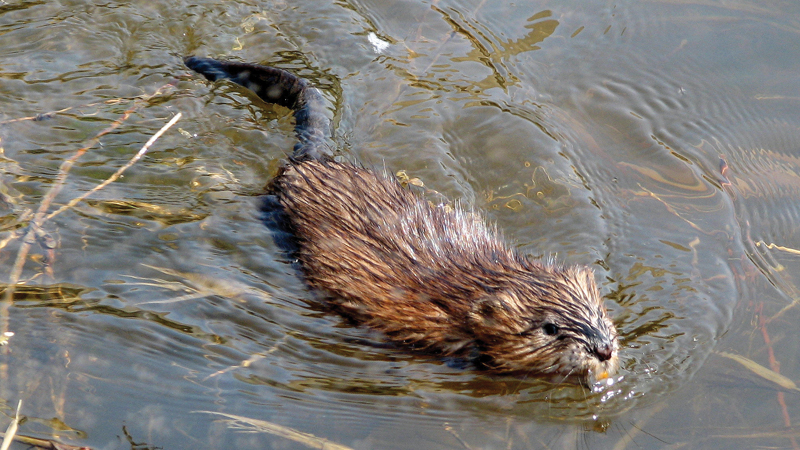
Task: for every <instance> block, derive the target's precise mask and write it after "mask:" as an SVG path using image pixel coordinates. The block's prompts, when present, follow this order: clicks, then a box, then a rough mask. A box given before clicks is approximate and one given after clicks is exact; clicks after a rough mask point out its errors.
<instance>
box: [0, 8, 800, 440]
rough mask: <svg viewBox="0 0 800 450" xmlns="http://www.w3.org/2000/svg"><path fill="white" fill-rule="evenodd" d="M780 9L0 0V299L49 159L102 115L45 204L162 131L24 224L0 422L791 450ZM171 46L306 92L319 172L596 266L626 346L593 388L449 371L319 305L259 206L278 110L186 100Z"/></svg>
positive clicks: (279, 150) (274, 147) (785, 17)
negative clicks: (246, 67) (396, 192)
mask: <svg viewBox="0 0 800 450" xmlns="http://www.w3.org/2000/svg"><path fill="white" fill-rule="evenodd" d="M798 13H800V11H798V10H797V6H796V5H795V4H793V3H791V2H781V3H772V4H770V7H769V8H765V7H763V6H761V5H760V4H759V3H757V2H745V1H742V2H720V3H711V2H668V1H663V2H623V3H615V4H607V3H603V2H597V1H588V2H587V1H580V2H578V1H566V2H547V1H542V2H533V3H528V4H514V3H508V2H501V1H490V0H484V1H473V2H467V1H447V2H445V1H434V2H431V1H427V2H387V1H366V2H360V1H351V2H332V3H321V2H318V1H313V2H312V1H295V2H285V1H273V2H249V1H239V2H213V1H206V2H180V1H177V2H170V3H168V4H167V3H154V2H119V3H104V4H97V3H92V2H78V1H63V2H12V1H8V2H5V3H2V4H0V42H2V45H0V61H1V63H0V105H2V109H0V148H2V153H0V199H2V201H0V245H1V247H0V264H2V266H3V267H4V268H5V273H7V274H9V275H8V276H7V277H6V280H4V281H5V282H7V281H8V280H10V277H11V276H12V272H13V271H12V269H13V267H14V266H15V259H16V258H17V255H18V254H19V252H20V251H21V247H22V245H21V242H22V235H23V234H24V233H25V232H26V231H27V230H28V228H27V226H28V224H29V223H30V220H31V214H32V212H35V211H36V209H37V208H39V205H41V204H42V203H43V202H45V203H47V202H48V200H46V195H47V193H48V192H50V190H51V189H53V188H54V187H55V186H58V185H59V182H58V179H59V174H60V173H61V174H63V173H64V170H63V169H61V165H62V163H63V162H64V161H65V160H68V159H70V158H72V157H73V156H74V155H76V153H77V152H78V151H79V150H80V149H81V148H83V147H85V146H87V145H89V144H90V143H91V142H90V141H91V139H92V138H93V137H94V136H96V135H97V134H98V133H100V132H101V131H103V130H104V129H106V128H107V127H109V126H110V125H112V124H113V123H114V122H115V121H119V122H120V124H119V126H118V127H117V128H115V129H113V130H112V131H110V132H109V133H108V134H105V135H103V136H102V137H101V138H100V140H99V143H98V144H97V145H93V146H92V147H91V148H90V149H89V150H87V151H86V153H85V154H83V156H81V157H80V158H79V159H77V161H76V163H75V165H74V167H72V168H71V170H69V171H68V173H67V176H66V178H65V179H64V183H63V188H62V189H61V190H60V192H59V193H58V195H56V197H55V199H54V200H53V202H52V204H51V205H50V206H49V209H48V210H49V211H54V210H55V209H57V207H60V206H61V205H64V204H66V203H67V202H68V201H69V200H70V199H72V198H75V197H77V196H79V195H81V194H82V193H83V192H85V191H87V190H89V189H91V188H92V187H93V186H95V185H96V184H98V183H100V182H102V181H103V180H105V179H107V178H108V177H109V176H111V175H112V174H113V173H114V172H115V171H116V170H117V169H118V168H119V167H121V166H123V165H124V164H125V163H126V162H127V161H128V160H129V159H130V158H131V157H132V156H133V155H134V154H135V153H136V152H137V151H138V150H139V148H140V147H141V146H142V145H143V144H144V142H146V141H147V140H148V139H149V138H150V136H152V135H153V134H154V133H155V132H156V131H157V130H158V129H159V128H160V127H161V126H162V125H163V124H164V123H165V122H166V121H167V120H169V118H171V117H172V116H174V115H175V114H176V113H178V112H181V113H182V114H183V119H182V120H181V121H179V122H178V124H177V125H176V126H175V127H173V128H172V129H171V130H169V131H168V132H167V133H166V134H165V135H164V136H163V137H162V138H161V139H160V140H159V141H158V142H157V143H156V144H155V145H154V146H153V147H152V149H151V150H150V151H149V153H148V154H147V156H145V158H143V159H142V160H140V161H138V162H137V163H136V164H134V165H133V167H131V169H129V170H128V171H126V172H125V174H124V176H123V177H122V178H120V179H119V180H118V181H116V182H114V183H112V184H110V185H109V186H108V187H106V188H104V189H102V190H101V191H100V192H99V193H97V194H95V195H93V196H92V197H90V199H88V200H87V201H85V202H81V203H79V204H78V205H77V206H75V207H72V208H70V209H69V210H67V211H66V212H64V213H61V214H59V215H57V216H55V217H53V218H52V219H49V220H47V221H46V222H45V223H44V225H43V226H42V228H41V232H40V233H39V234H38V241H36V242H35V243H34V245H33V246H32V249H31V251H30V254H29V255H28V257H27V260H26V261H25V265H24V269H23V271H22V274H21V277H20V279H21V281H24V282H25V285H24V286H20V287H18V288H17V290H16V293H15V294H14V301H13V305H6V306H8V310H7V315H8V320H7V322H8V328H9V329H10V330H11V331H13V332H14V333H15V334H14V336H13V337H12V338H11V340H10V343H9V345H8V346H6V347H4V348H3V351H4V353H2V355H1V356H0V370H2V372H0V376H1V377H2V378H0V379H1V380H2V382H0V399H1V400H0V406H2V412H3V413H4V414H5V416H6V417H5V419H3V420H2V421H0V426H2V427H5V424H6V423H7V422H8V421H9V420H10V417H11V416H13V411H14V409H15V408H16V405H17V401H18V400H19V399H22V400H23V408H22V412H23V414H24V415H25V416H26V417H27V421H26V422H24V423H23V424H22V425H21V426H20V430H19V433H21V434H25V435H29V436H36V437H40V438H51V439H56V440H58V441H59V442H64V443H69V444H73V445H79V446H87V447H91V448H93V449H105V448H128V447H131V448H136V449H141V448H156V447H159V448H165V449H172V448H187V447H189V448H199V449H202V448H231V447H238V448H265V447H266V448H313V445H321V444H320V442H322V441H321V440H322V439H324V440H327V442H328V445H331V444H333V443H335V444H338V445H342V446H346V447H349V448H355V449H367V448H380V449H386V448H397V449H407V448H426V449H462V448H475V449H477V448H485V449H489V448H504V449H506V448H510V449H538V448H617V449H622V448H646V449H651V448H652V449H656V448H747V449H749V448H754V447H757V448H763V447H769V448H794V447H796V445H797V444H796V443H795V442H794V441H793V440H792V439H793V436H794V435H795V434H796V432H797V431H796V428H795V427H794V425H793V424H794V423H796V422H797V418H796V417H797V416H798V414H800V413H798V406H800V397H798V395H797V389H794V388H793V387H792V385H791V380H797V379H800V367H799V366H798V363H800V360H799V359H798V358H797V352H798V350H800V349H798V346H800V344H798V342H797V340H796V339H795V336H796V335H797V331H796V330H797V323H798V319H800V317H798V308H797V307H796V306H795V304H794V302H796V301H798V300H797V299H798V298H800V296H799V295H800V290H799V289H798V282H799V281H800V278H798V275H797V273H798V268H800V241H799V240H800V237H798V236H800V234H798V233H797V232H796V231H797V225H796V223H798V219H799V218H800V209H798V206H797V205H798V199H799V198H800V178H799V177H798V175H800V159H798V158H799V157H800V155H798V150H797V148H798V145H797V144H798V138H797V137H796V136H797V134H798V133H797V128H798V124H800V114H798V111H800V109H798V101H800V98H798V97H797V95H796V93H797V92H798V81H797V76H796V75H795V74H796V73H798V67H797V66H798V64H797V62H796V61H800V58H798V56H800V55H798V54H797V53H798V49H799V48H800V47H798V46H797V45H796V42H797V39H798V37H797V36H798V31H800V28H798V25H797V20H796V18H797V17H799V16H798ZM188 54H197V55H201V56H216V57H227V58H236V59H240V60H243V61H250V62H258V63H266V64H273V65H278V66H281V67H284V68H288V69H291V70H293V71H295V72H297V73H299V74H301V75H303V76H304V77H306V78H308V79H310V80H312V81H313V82H314V84H316V85H317V86H320V87H321V88H322V89H323V91H324V93H325V95H326V98H327V99H328V100H329V102H330V105H331V113H332V114H333V117H334V123H335V127H336V130H335V136H334V143H335V145H336V151H337V153H338V154H339V155H341V157H343V158H345V159H348V160H355V161H359V162H361V163H362V164H364V165H367V166H370V167H376V168H378V169H383V168H386V170H389V171H391V172H393V173H397V172H400V171H403V173H404V175H405V176H407V177H410V178H416V179H418V180H419V181H420V182H422V183H423V184H424V187H425V189H427V192H428V195H431V196H432V197H435V198H441V197H440V195H442V196H444V197H445V198H447V199H451V200H454V201H458V202H461V203H464V204H466V205H469V206H474V207H475V208H477V209H479V210H482V211H486V212H487V215H488V217H489V219H490V220H492V221H494V222H496V223H497V224H498V226H499V227H500V228H501V229H502V230H503V231H504V233H505V235H506V236H507V237H508V238H509V239H510V240H512V241H513V242H514V243H515V245H517V246H519V247H520V248H521V249H523V250H524V251H526V252H529V253H532V254H534V255H541V256H551V255H555V256H556V257H557V258H558V259H559V260H561V261H563V262H565V263H582V264H589V265H591V266H592V267H593V268H594V269H595V271H596V273H597V279H598V282H599V283H600V285H601V290H602V293H603V294H604V296H605V297H606V298H607V305H608V307H609V310H610V311H611V315H612V316H613V318H614V321H615V323H616V324H617V327H618V329H619V330H620V332H621V343H622V346H623V348H622V351H621V358H622V368H621V371H620V374H619V376H618V377H616V378H615V379H614V383H613V385H612V386H608V387H606V388H605V389H602V390H599V391H598V392H594V393H591V392H586V391H584V390H582V389H578V388H574V387H565V386H560V387H557V386H551V385H547V384H545V383H541V382H537V381H536V380H520V379H517V378H497V377H489V376H487V375H483V374H479V373H475V372H473V371H469V370H461V369H458V368H454V367H450V366H448V365H447V364H446V362H443V361H440V360H437V359H436V358H431V357H426V356H424V355H414V354H409V353H407V352H404V351H402V350H398V349H393V348H386V347H385V346H384V345H381V344H382V340H381V337H380V336H379V335H377V334H375V333H372V332H370V331H369V330H365V329H362V328H358V327H352V326H350V325H348V324H346V323H344V322H343V321H342V320H341V319H340V318H338V317H337V316H335V315H332V314H329V313H327V312H326V311H325V310H324V309H323V308H321V307H320V305H319V304H318V303H317V302H316V301H315V300H314V296H313V294H311V293H310V292H308V291H307V289H306V288H305V287H304V285H303V283H302V280H301V279H300V278H299V277H298V276H297V273H296V272H295V271H294V270H293V269H292V267H291V266H290V265H289V264H288V263H287V261H286V258H285V257H284V256H282V255H281V254H280V252H279V249H278V248H277V247H276V245H275V243H274V242H273V241H272V240H271V238H270V235H269V233H268V232H267V231H266V230H265V229H264V227H263V225H262V224H261V223H260V222H259V220H258V216H257V213H256V206H257V204H258V195H259V194H260V193H261V192H262V190H263V186H264V184H265V183H266V181H267V180H269V178H270V177H271V176H273V175H274V174H275V172H276V170H277V169H278V167H279V165H280V161H281V159H282V158H283V157H285V156H286V153H287V152H288V151H289V150H290V149H291V148H292V145H293V143H294V140H293V135H292V126H293V125H292V119H291V117H290V116H289V115H288V111H286V110H283V109H281V108H279V107H271V106H267V105H264V104H263V103H261V102H258V101H257V100H256V99H255V98H254V97H252V96H250V95H248V94H247V93H244V92H243V91H241V90H239V89H237V88H235V87H233V86H230V85H225V84H216V85H212V84H209V83H207V82H205V81H204V80H202V79H201V78H200V77H197V76H196V75H194V74H192V73H191V72H190V71H189V70H188V69H186V68H185V67H184V66H183V64H182V57H183V56H185V55H188ZM156 92H158V94H156V95H155V96H153V94H154V93H156ZM145 97H147V99H146V100H145V99H143V98H145ZM136 98H138V99H139V100H135V99H136ZM54 111H57V112H55V113H53V114H49V115H47V116H39V115H41V114H44V113H48V112H54ZM126 112H129V113H130V114H129V115H128V116H126ZM37 116H38V117H37ZM33 118H37V119H38V120H33ZM6 286H7V285H4V288H5V287H6ZM778 371H779V372H780V374H781V375H782V376H784V377H785V378H777V377H776V376H775V373H776V372H778ZM234 419H238V420H240V422H238V424H239V425H242V424H243V423H249V426H252V427H255V432H252V433H244V432H242V430H240V429H237V428H236V427H235V426H233V425H234V423H233V422H232V421H233V420H234ZM292 430H294V433H295V434H292V433H293V431H292ZM297 433H306V434H305V435H300V434H297ZM315 439H316V440H315ZM15 445H16V447H13V446H12V448H24V447H23V446H22V444H18V445H17V444H15Z"/></svg>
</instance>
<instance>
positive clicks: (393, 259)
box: [185, 57, 619, 385]
mask: <svg viewBox="0 0 800 450" xmlns="http://www.w3.org/2000/svg"><path fill="white" fill-rule="evenodd" d="M185 62H186V65H187V66H188V67H189V68H191V69H192V70H194V71H196V72H198V73H200V74H202V75H204V76H205V77H206V78H208V79H209V80H211V81H216V80H220V79H228V80H230V81H232V82H234V83H237V84H240V85H242V86H244V87H246V88H248V89H250V90H252V91H253V92H254V93H255V94H256V95H258V96H259V97H260V98H261V99H262V100H264V101H266V102H270V103H276V104H278V105H282V106H284V107H287V108H290V109H292V110H293V112H294V116H295V133H296V134H297V137H298V143H297V144H296V145H295V148H294V152H293V153H292V155H291V156H290V157H289V158H288V161H287V162H286V163H285V164H284V165H283V166H282V168H281V169H280V171H279V174H278V175H277V176H276V177H275V178H274V179H273V180H272V181H271V182H270V184H269V185H268V188H267V194H269V196H270V197H271V198H272V202H271V204H273V205H276V207H277V208H278V209H280V212H281V217H282V219H281V222H282V227H283V228H284V229H286V230H288V231H289V232H290V234H291V235H292V236H293V238H294V241H295V243H296V251H295V257H296V258H297V261H298V262H299V265H300V267H301V271H302V272H303V274H304V275H305V279H306V280H307V282H308V285H309V286H310V287H311V288H313V289H315V290H317V291H319V292H322V293H323V294H324V295H325V296H326V302H327V304H328V305H330V307H331V308H332V309H334V310H336V311H338V312H339V313H340V314H342V315H344V316H345V317H347V318H350V319H352V320H353V321H355V322H356V323H359V324H363V325H366V326H368V327H370V328H372V329H375V330H378V331H381V332H382V333H383V334H384V335H385V336H387V337H388V339H390V340H391V341H392V342H394V343H396V344H399V345H402V346H404V347H406V348H410V349H413V350H420V351H426V352H431V353H435V354H437V355H441V356H444V357H455V358H459V359H463V360H467V361H471V362H473V363H475V365H476V366H477V367H480V368H483V369H485V370H487V371H490V372H492V373H509V374H520V375H524V376H528V375H531V376H537V377H540V378H545V379H549V380H550V381H554V382H562V381H569V382H575V383H580V384H584V385H591V384H593V383H595V382H597V381H599V380H602V379H605V378H608V377H609V376H610V375H612V374H614V373H615V372H616V369H617V366H618V345H619V344H618V341H617V331H616V329H615V328H614V325H613V324H612V322H611V320H610V319H609V318H608V314H607V313H606V310H605V308H604V306H603V303H602V300H601V297H600V294H599V292H598V289H597V286H596V285H595V279H594V272H593V271H592V270H591V269H590V268H588V267H585V266H571V267H563V266H561V265H558V264H556V263H554V262H552V261H544V262H541V261H537V260H535V259H532V258H531V257H529V256H526V255H522V254H520V253H518V252H517V251H516V250H515V249H514V248H512V247H510V246H509V245H507V244H506V243H505V242H504V241H503V240H502V238H501V237H500V234H499V233H498V231H497V230H496V228H495V227H494V226H491V225H488V224H487V222H486V220H485V219H484V218H483V217H482V216H481V215H480V214H478V213H476V212H475V211H471V210H465V209H462V208H460V207H456V208H447V207H445V206H432V205H430V204H429V203H428V202H427V201H425V200H424V199H422V198H421V197H420V196H418V195H417V194H415V193H413V192H412V191H410V190H408V189H405V188H403V187H402V186H401V185H400V183H398V182H397V180H395V179H394V178H393V177H391V176H389V175H387V174H385V173H383V172H380V171H374V170H370V169H367V168H364V167H360V166H358V165H356V164H351V163H346V162H337V161H335V160H334V159H333V157H332V155H331V154H330V152H329V150H327V149H328V145H327V144H326V139H327V138H328V137H329V136H330V121H329V119H328V117H327V116H326V114H325V102H324V99H323V97H322V94H321V93H320V91H319V90H317V89H316V88H314V87H312V86H310V85H309V83H308V81H306V80H304V79H302V78H300V77H297V76H295V75H293V74H291V73H289V72H287V71H284V70H281V69H277V68H273V67H266V66H259V65H254V64H244V63H235V62H224V61H217V60H213V59H205V58H197V57H189V58H186V60H185Z"/></svg>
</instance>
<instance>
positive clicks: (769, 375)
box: [717, 352, 800, 392]
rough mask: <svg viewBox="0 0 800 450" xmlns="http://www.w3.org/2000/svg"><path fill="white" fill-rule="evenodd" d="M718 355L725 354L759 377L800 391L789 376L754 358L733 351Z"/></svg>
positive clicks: (787, 388)
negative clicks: (767, 366)
mask: <svg viewBox="0 0 800 450" xmlns="http://www.w3.org/2000/svg"><path fill="white" fill-rule="evenodd" d="M717 354H718V355H720V356H724V357H725V358H728V359H732V360H733V361H736V362H737V363H739V364H741V365H743V366H744V367H745V368H746V369H747V370H749V371H751V372H753V373H754V374H756V375H758V376H759V377H761V378H763V379H765V380H767V381H771V382H773V383H775V384H777V385H778V386H780V387H782V388H784V389H786V390H789V391H798V392H800V388H798V387H797V384H795V382H794V381H792V380H790V379H789V378H787V377H785V376H783V375H781V374H779V373H778V372H775V371H773V370H770V369H768V368H766V367H764V366H762V365H761V364H759V363H757V362H755V361H753V360H752V359H748V358H745V357H744V356H741V355H734V354H733V353H727V352H717Z"/></svg>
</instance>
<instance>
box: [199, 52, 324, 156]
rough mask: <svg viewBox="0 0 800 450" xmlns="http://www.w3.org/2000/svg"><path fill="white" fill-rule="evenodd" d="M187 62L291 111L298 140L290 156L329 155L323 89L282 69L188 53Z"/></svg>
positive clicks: (203, 73) (205, 75) (209, 77)
mask: <svg viewBox="0 0 800 450" xmlns="http://www.w3.org/2000/svg"><path fill="white" fill-rule="evenodd" d="M184 62H185V63H186V66H188V67H189V68H190V69H192V70H194V71H195V72H197V73H199V74H201V75H203V76H204V77H206V78H208V79H209V80H211V81H217V80H221V79H227V80H230V81H233V82H234V83H237V84H240V85H242V86H244V87H246V88H247V89H250V90H251V91H253V92H254V93H255V94H256V95H258V96H259V97H261V99H262V100H264V101H266V102H269V103H276V104H278V105H281V106H285V107H287V108H290V109H292V110H293V111H294V119H295V126H294V131H295V133H296V134H297V139H298V140H299V142H298V143H297V144H296V145H295V146H294V153H293V154H292V157H291V158H292V160H295V161H305V160H310V159H322V158H325V157H326V156H329V153H328V151H327V150H326V149H327V144H326V142H325V139H326V138H328V137H329V136H330V120H329V119H328V116H327V115H325V101H324V100H323V98H322V93H320V91H319V90H318V89H316V88H314V87H313V86H309V84H308V81H306V80H304V79H303V78H300V77H298V76H296V75H293V74H291V73H289V72H287V71H285V70H282V69H276V68H274V67H267V66H259V65H256V64H245V63H236V62H226V61H217V60H215V59H209V58H198V57H196V56H190V57H188V58H186V59H185V60H184Z"/></svg>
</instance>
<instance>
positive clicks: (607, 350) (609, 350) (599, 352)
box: [593, 341, 614, 361]
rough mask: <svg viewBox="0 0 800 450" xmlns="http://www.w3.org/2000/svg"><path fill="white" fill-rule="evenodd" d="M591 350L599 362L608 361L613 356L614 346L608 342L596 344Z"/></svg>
mask: <svg viewBox="0 0 800 450" xmlns="http://www.w3.org/2000/svg"><path fill="white" fill-rule="evenodd" d="M593 350H594V354H595V355H596V356H597V359H599V360H600V361H608V360H609V359H611V357H612V356H614V345H613V344H612V343H611V342H609V341H603V342H597V343H596V344H595V346H594V349H593Z"/></svg>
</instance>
